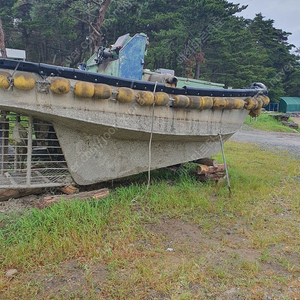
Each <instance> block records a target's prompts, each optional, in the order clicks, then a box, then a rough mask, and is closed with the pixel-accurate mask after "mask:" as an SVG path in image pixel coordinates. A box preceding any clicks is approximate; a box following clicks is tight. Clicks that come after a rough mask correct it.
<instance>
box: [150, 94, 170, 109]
mask: <svg viewBox="0 0 300 300" xmlns="http://www.w3.org/2000/svg"><path fill="white" fill-rule="evenodd" d="M154 102H155V105H157V106H166V105H167V104H169V102H170V98H169V95H168V94H167V93H163V92H157V93H155V95H154Z"/></svg>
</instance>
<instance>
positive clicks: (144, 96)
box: [136, 91, 154, 106]
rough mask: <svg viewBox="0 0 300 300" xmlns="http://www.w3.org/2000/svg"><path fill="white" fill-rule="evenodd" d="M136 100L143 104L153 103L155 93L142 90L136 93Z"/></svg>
mask: <svg viewBox="0 0 300 300" xmlns="http://www.w3.org/2000/svg"><path fill="white" fill-rule="evenodd" d="M136 102H137V103H138V104H139V105H142V106H149V105H152V104H153V102H154V95H153V93H152V92H147V91H141V92H138V93H137V94H136Z"/></svg>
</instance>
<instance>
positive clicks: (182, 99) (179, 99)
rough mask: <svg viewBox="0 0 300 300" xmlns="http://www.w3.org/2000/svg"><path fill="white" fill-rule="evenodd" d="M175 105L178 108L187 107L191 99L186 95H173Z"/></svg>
mask: <svg viewBox="0 0 300 300" xmlns="http://www.w3.org/2000/svg"><path fill="white" fill-rule="evenodd" d="M173 98H174V101H173V106H174V107H177V108H187V107H188V106H189V104H190V99H189V97H187V96H184V95H176V96H174V97H173Z"/></svg>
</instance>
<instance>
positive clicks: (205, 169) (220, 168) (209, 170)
mask: <svg viewBox="0 0 300 300" xmlns="http://www.w3.org/2000/svg"><path fill="white" fill-rule="evenodd" d="M227 167H228V166H227ZM224 171H225V165H216V166H215V167H213V166H206V165H203V166H198V167H197V168H196V173H197V174H199V175H200V174H214V173H218V172H224Z"/></svg>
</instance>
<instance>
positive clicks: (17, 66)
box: [8, 60, 21, 91]
mask: <svg viewBox="0 0 300 300" xmlns="http://www.w3.org/2000/svg"><path fill="white" fill-rule="evenodd" d="M20 63H21V61H20V60H19V62H18V63H17V65H16V67H15V69H14V71H13V72H12V74H11V79H10V80H9V81H10V85H9V88H8V90H9V91H10V90H11V89H12V87H13V85H14V84H13V78H14V75H15V73H16V71H17V69H18V68H19V65H20Z"/></svg>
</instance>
